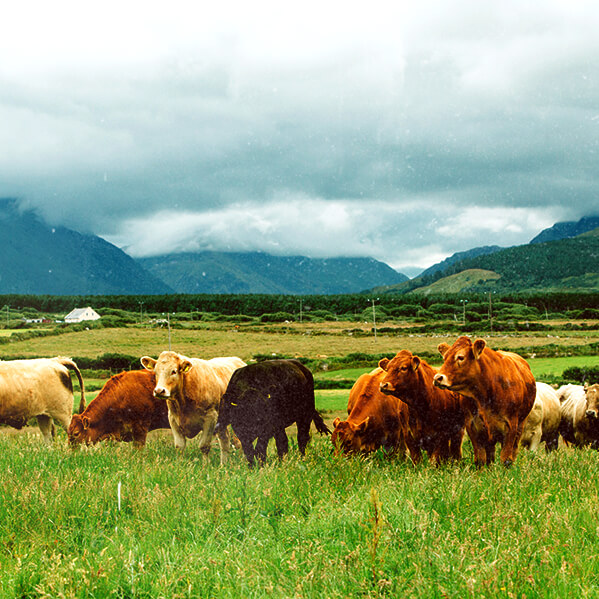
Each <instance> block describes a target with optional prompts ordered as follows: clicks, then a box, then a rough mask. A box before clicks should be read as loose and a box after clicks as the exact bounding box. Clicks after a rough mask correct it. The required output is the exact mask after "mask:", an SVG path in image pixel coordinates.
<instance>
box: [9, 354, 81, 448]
mask: <svg viewBox="0 0 599 599" xmlns="http://www.w3.org/2000/svg"><path fill="white" fill-rule="evenodd" d="M69 370H73V372H75V374H76V375H77V379H78V380H79V385H80V387H81V401H80V404H79V411H83V410H84V409H85V390H84V386H83V379H82V377H81V372H80V371H79V368H77V364H75V362H73V361H72V360H71V359H70V358H63V357H56V358H37V359H34V360H8V361H5V362H4V361H0V423H2V424H8V425H10V426H12V427H14V428H17V429H20V428H23V426H25V424H26V423H27V421H28V420H29V419H30V418H34V417H35V418H37V424H38V426H39V428H40V431H41V432H42V435H43V437H44V440H45V441H46V442H48V443H51V442H52V438H53V437H54V433H55V427H54V421H56V422H58V423H59V424H60V425H61V426H62V427H63V428H64V429H65V430H66V429H68V427H69V423H70V422H71V414H72V413H73V384H72V382H71V376H70V374H69Z"/></svg>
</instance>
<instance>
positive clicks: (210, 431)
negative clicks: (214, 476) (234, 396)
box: [141, 351, 246, 464]
mask: <svg viewBox="0 0 599 599" xmlns="http://www.w3.org/2000/svg"><path fill="white" fill-rule="evenodd" d="M141 363H142V364H143V366H144V368H146V369H148V370H151V371H152V372H154V373H155V374H156V387H155V388H154V396H155V397H157V398H159V399H166V405H167V408H168V419H169V422H170V425H171V429H172V431H173V438H174V441H175V447H177V448H178V449H185V444H186V439H193V437H195V436H196V435H197V434H198V433H199V432H201V433H202V435H201V437H200V450H201V451H202V452H203V453H204V454H208V452H209V451H210V445H211V443H212V438H213V436H214V427H215V426H216V422H217V419H218V409H219V405H220V400H221V397H222V396H223V394H224V392H225V390H226V389H227V385H228V384H229V380H230V378H231V375H232V374H233V372H234V371H235V370H236V369H237V368H241V367H242V366H245V365H246V364H245V362H244V361H243V360H241V359H240V358H237V357H228V358H212V360H201V359H199V358H188V357H186V356H182V355H181V354H178V353H176V352H172V351H164V352H162V353H161V354H160V356H158V360H155V359H153V358H150V357H149V356H144V357H143V358H141ZM217 436H218V441H219V444H220V449H221V454H220V462H221V464H224V463H225V462H226V461H227V458H228V457H229V452H230V449H231V447H230V441H229V432H228V430H227V427H222V428H220V429H219V431H218V435H217Z"/></svg>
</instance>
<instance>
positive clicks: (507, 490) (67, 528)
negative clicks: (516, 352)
mask: <svg viewBox="0 0 599 599" xmlns="http://www.w3.org/2000/svg"><path fill="white" fill-rule="evenodd" d="M64 443H65V436H64V433H61V434H60V437H59V442H58V443H57V444H56V445H55V446H53V447H46V446H44V445H43V444H42V442H41V439H40V438H39V436H37V435H35V436H32V435H28V434H27V433H20V434H16V435H10V436H9V435H2V436H0V471H1V472H2V473H3V474H2V478H1V482H0V505H1V509H0V581H1V585H0V587H1V589H2V590H1V596H2V597H148V598H149V597H152V598H158V597H169V598H171V597H235V598H239V597H264V596H267V595H268V596H271V597H333V598H334V597H418V598H420V597H422V598H424V597H426V598H429V597H481V596H483V597H523V596H525V597H527V598H531V597H565V596H577V597H596V596H598V595H599V576H598V573H597V555H599V535H598V532H599V519H598V518H597V510H596V506H597V501H598V491H599V454H597V452H595V451H591V450H582V451H574V450H571V449H565V448H563V449H560V450H559V451H557V452H554V453H553V454H551V455H545V454H544V453H536V454H531V453H528V452H521V454H520V455H519V457H518V459H517V461H516V463H515V465H514V466H513V467H512V468H511V469H505V468H503V467H502V466H499V465H498V466H493V467H491V468H488V469H485V470H481V471H478V470H476V469H475V468H474V467H473V466H472V465H471V457H470V455H469V447H468V446H467V445H466V446H465V449H466V453H467V456H466V459H464V460H463V461H462V462H460V463H458V464H452V465H448V466H445V467H440V468H435V467H433V466H431V465H430V464H428V463H427V462H426V461H425V462H423V463H422V464H419V465H418V466H413V465H412V464H411V463H410V462H408V461H402V460H391V459H388V458H386V457H385V456H383V455H382V454H376V455H374V456H373V457H371V458H368V459H359V458H351V459H347V458H337V457H334V456H332V454H331V451H330V448H331V445H330V440H329V439H324V438H314V439H313V440H312V443H311V444H310V446H309V449H308V453H307V456H306V458H304V459H301V458H300V457H298V454H297V446H296V444H295V443H292V447H291V453H290V455H289V457H288V458H287V459H286V460H285V461H284V462H283V463H279V462H278V461H276V460H275V459H273V458H272V457H270V459H269V462H268V464H267V465H266V467H264V468H262V469H254V470H250V469H249V468H248V467H247V465H246V463H245V460H244V459H243V456H241V455H240V454H235V455H234V456H233V458H232V459H231V462H230V463H229V464H228V465H227V466H225V467H220V466H218V449H215V450H214V451H213V452H212V453H211V455H210V456H209V457H208V459H204V458H203V457H202V456H201V454H200V452H199V450H198V448H197V447H196V444H195V443H194V442H193V441H192V442H191V443H190V445H189V447H188V450H187V451H186V453H184V454H179V453H177V452H176V451H175V450H174V449H173V447H172V440H171V439H170V437H169V436H168V435H164V434H158V435H154V436H153V437H152V438H151V439H150V441H149V443H148V445H147V447H146V448H145V449H144V450H141V451H138V450H135V449H134V448H133V447H131V445H130V444H103V445H101V446H98V447H96V448H92V449H82V450H80V451H71V450H69V449H68V448H66V447H65V446H64ZM272 449H273V448H271V450H272ZM119 483H120V485H121V503H120V509H119V500H118V488H119Z"/></svg>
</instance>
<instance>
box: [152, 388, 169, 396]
mask: <svg viewBox="0 0 599 599" xmlns="http://www.w3.org/2000/svg"><path fill="white" fill-rule="evenodd" d="M154 397H168V394H167V392H166V389H165V388H164V387H156V388H155V389H154Z"/></svg>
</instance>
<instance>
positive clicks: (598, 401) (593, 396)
mask: <svg viewBox="0 0 599 599" xmlns="http://www.w3.org/2000/svg"><path fill="white" fill-rule="evenodd" d="M584 392H585V393H586V396H587V409H586V412H585V416H586V417H587V418H588V419H589V420H590V421H592V422H594V423H597V426H599V385H591V386H589V385H588V384H585V386H584Z"/></svg>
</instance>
